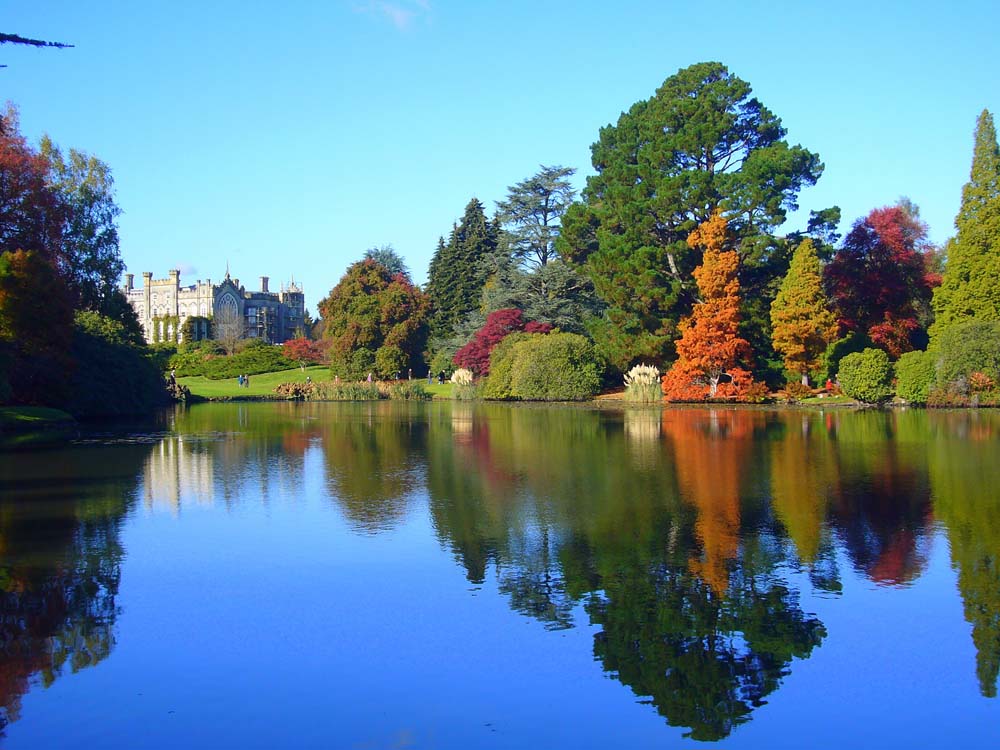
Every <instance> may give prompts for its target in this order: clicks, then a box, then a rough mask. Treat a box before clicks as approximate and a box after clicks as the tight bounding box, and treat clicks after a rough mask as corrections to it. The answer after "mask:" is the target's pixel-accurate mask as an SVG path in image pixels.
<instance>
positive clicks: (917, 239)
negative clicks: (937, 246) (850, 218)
mask: <svg viewBox="0 0 1000 750" xmlns="http://www.w3.org/2000/svg"><path fill="white" fill-rule="evenodd" d="M926 233H927V227H926V225H924V224H923V223H922V222H920V221H919V220H918V218H917V217H916V216H914V215H913V213H912V211H908V210H906V208H905V206H900V205H896V206H889V207H885V208H877V209H874V210H873V211H871V212H870V213H869V214H868V216H866V217H864V218H862V219H858V220H857V221H856V222H855V223H854V227H853V228H852V229H851V231H850V233H849V234H848V235H847V237H845V238H844V243H843V245H842V246H841V248H840V249H839V250H837V253H836V254H835V255H834V256H833V260H832V261H830V263H829V265H827V267H826V269H825V270H824V281H825V283H826V286H827V290H828V293H829V294H830V297H831V299H832V301H833V303H834V305H835V307H836V310H837V314H838V316H839V320H840V326H841V328H842V330H844V331H846V332H852V333H860V334H864V335H867V336H868V337H869V338H871V340H872V341H874V342H875V343H876V344H878V345H879V346H881V347H882V348H884V349H885V350H886V351H887V352H888V353H889V354H890V355H891V356H892V357H893V358H898V357H899V355H900V354H902V353H903V352H907V351H910V350H911V349H913V348H914V341H915V337H916V336H917V334H918V333H919V331H920V330H921V325H920V317H921V316H920V308H921V307H923V306H925V305H926V304H927V303H928V302H929V301H930V299H931V290H932V279H931V278H929V276H928V272H927V264H926V260H925V258H924V255H923V253H922V252H920V249H919V245H920V243H921V241H922V240H923V239H924V238H925V236H926Z"/></svg>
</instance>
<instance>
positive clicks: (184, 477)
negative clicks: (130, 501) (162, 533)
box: [142, 435, 215, 514]
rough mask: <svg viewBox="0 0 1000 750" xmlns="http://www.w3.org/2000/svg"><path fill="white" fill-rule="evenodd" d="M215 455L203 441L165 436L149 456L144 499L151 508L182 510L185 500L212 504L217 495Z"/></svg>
mask: <svg viewBox="0 0 1000 750" xmlns="http://www.w3.org/2000/svg"><path fill="white" fill-rule="evenodd" d="M214 480H215V457H214V455H213V454H212V452H211V451H209V450H206V448H205V444H204V442H203V441H200V440H196V441H195V442H194V444H191V443H190V442H186V441H185V437H184V436H183V435H176V436H168V437H165V438H164V439H163V440H161V441H160V442H159V443H158V444H157V445H156V446H154V447H153V450H152V451H151V452H150V455H149V458H147V459H146V470H145V471H144V472H143V481H142V500H143V504H144V505H145V507H146V508H147V509H149V510H158V509H168V510H170V511H171V512H172V513H174V514H176V513H178V512H180V509H181V500H182V498H183V499H184V502H194V503H196V504H199V505H211V504H212V501H213V500H214V497H215V492H214V489H215V481H214Z"/></svg>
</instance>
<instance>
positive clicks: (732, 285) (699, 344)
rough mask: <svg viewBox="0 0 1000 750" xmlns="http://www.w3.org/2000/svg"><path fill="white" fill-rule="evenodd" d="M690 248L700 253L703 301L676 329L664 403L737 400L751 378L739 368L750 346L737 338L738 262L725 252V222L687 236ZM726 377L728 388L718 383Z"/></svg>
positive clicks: (712, 222)
mask: <svg viewBox="0 0 1000 750" xmlns="http://www.w3.org/2000/svg"><path fill="white" fill-rule="evenodd" d="M687 241H688V244H690V246H691V247H692V248H694V247H700V248H702V250H703V252H702V263H701V265H700V266H698V268H696V269H695V270H694V277H695V281H696V282H697V283H698V291H699V293H700V295H701V301H700V302H698V303H696V304H695V306H694V309H693V310H692V311H691V315H690V317H688V318H686V319H685V320H683V321H682V322H681V324H680V330H681V338H680V339H679V340H678V341H677V361H676V362H674V364H673V366H672V367H671V368H670V370H669V371H668V372H667V374H666V375H664V376H663V382H662V387H663V395H664V396H665V397H666V399H667V400H668V401H703V400H704V399H706V398H717V397H721V398H740V397H741V396H742V395H743V394H744V391H745V389H746V387H747V386H748V385H750V383H751V382H752V381H751V378H750V373H749V372H747V371H746V370H744V369H742V368H740V367H739V364H740V363H741V361H742V360H743V359H745V358H746V357H747V356H748V355H749V353H750V345H749V344H748V343H747V341H746V339H743V338H740V336H739V332H738V331H739V324H740V281H739V278H738V277H737V269H738V267H739V257H738V256H737V254H736V251H734V250H724V249H723V248H724V246H725V244H726V220H725V219H723V218H722V215H721V214H720V213H718V212H716V213H715V214H713V216H712V218H711V219H709V220H708V221H706V222H705V223H704V224H702V225H701V226H699V227H698V228H697V229H696V230H694V231H693V232H691V234H690V235H689V236H688V240H687ZM724 376H728V377H729V378H730V382H726V383H722V382H720V381H721V380H722V378H723V377H724Z"/></svg>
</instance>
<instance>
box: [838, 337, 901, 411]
mask: <svg viewBox="0 0 1000 750" xmlns="http://www.w3.org/2000/svg"><path fill="white" fill-rule="evenodd" d="M891 372H892V367H891V365H890V364H889V355H888V354H886V353H885V352H884V351H882V350H881V349H865V350H864V351H861V352H855V353H854V354H848V355H847V356H846V357H844V358H843V359H842V360H840V369H839V371H838V372H837V377H838V378H839V380H840V387H841V388H842V389H843V390H844V393H845V394H847V395H848V396H850V397H851V398H853V399H857V400H858V401H861V402H862V403H865V404H880V403H882V402H884V401H888V400H889V399H890V398H891V397H892V387H891V386H890V383H889V376H890V374H891Z"/></svg>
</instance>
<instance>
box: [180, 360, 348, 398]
mask: <svg viewBox="0 0 1000 750" xmlns="http://www.w3.org/2000/svg"><path fill="white" fill-rule="evenodd" d="M306 377H311V378H312V379H313V382H314V383H321V382H323V381H325V380H330V370H329V368H327V367H322V366H317V367H307V368H306V369H305V371H304V372H303V371H302V370H300V369H299V368H297V367H296V368H295V369H294V370H278V371H277V372H266V373H264V374H262V375H251V376H250V387H249V388H241V387H240V384H239V383H238V382H237V381H236V378H226V379H225V380H209V379H208V378H206V377H202V376H201V375H198V376H196V377H192V378H177V382H178V383H180V384H181V385H184V386H187V387H188V389H189V390H190V391H191V393H192V394H193V395H195V396H201V397H202V398H240V397H243V398H246V397H247V396H251V397H255V398H260V397H261V396H274V395H275V394H274V389H275V388H277V387H278V386H279V385H281V384H282V383H304V382H305V380H306Z"/></svg>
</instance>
